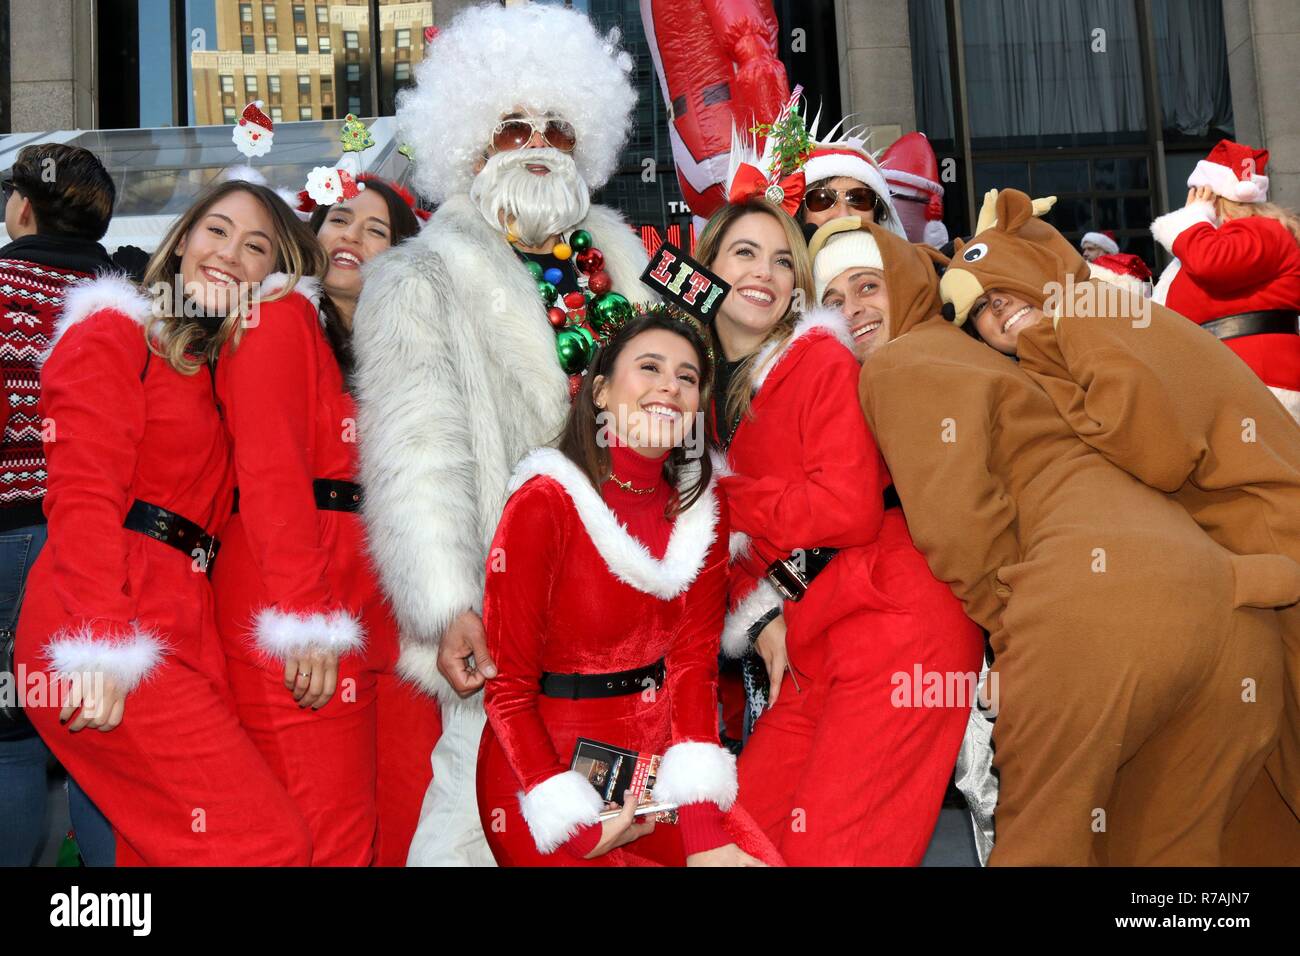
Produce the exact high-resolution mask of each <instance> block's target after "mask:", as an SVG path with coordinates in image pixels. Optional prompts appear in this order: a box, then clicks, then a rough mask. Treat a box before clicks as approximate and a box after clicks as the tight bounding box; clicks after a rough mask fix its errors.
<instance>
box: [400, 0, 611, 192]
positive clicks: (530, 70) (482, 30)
mask: <svg viewBox="0 0 1300 956" xmlns="http://www.w3.org/2000/svg"><path fill="white" fill-rule="evenodd" d="M618 39H619V37H618V31H617V30H612V31H611V32H610V33H609V35H608V36H604V37H602V36H601V35H600V34H599V33H598V32H597V30H596V27H595V26H594V25H593V24H592V22H591V21H590V20H589V19H588V18H587V17H585V16H583V15H582V14H581V13H578V12H576V11H574V10H568V9H565V8H562V7H550V6H514V7H500V6H497V5H485V6H476V7H470V8H469V9H467V10H465V11H463V12H462V13H460V14H459V15H458V16H457V17H456V18H455V19H454V20H453V21H452V23H451V26H449V27H448V28H447V29H445V30H443V31H442V32H441V33H439V34H438V35H437V37H435V38H434V40H433V43H432V44H431V45H430V46H429V48H428V52H427V53H426V54H425V58H424V62H423V63H421V64H420V65H419V66H418V67H417V68H416V70H415V85H414V86H413V87H410V88H409V89H406V90H403V91H402V92H401V93H399V94H398V98H397V123H398V130H399V136H400V137H401V139H402V140H403V141H404V142H406V143H407V144H409V145H410V146H411V147H412V149H413V150H414V153H415V170H414V173H413V175H412V177H411V183H412V185H413V186H414V187H415V189H416V191H417V192H419V193H421V194H422V195H424V196H427V197H428V198H429V199H431V200H432V201H433V202H435V203H441V202H443V201H445V200H446V199H447V197H449V196H455V195H458V194H461V193H465V192H468V191H469V186H470V182H471V180H472V179H473V178H474V172H475V169H474V166H475V163H476V162H477V161H478V160H480V159H482V158H483V154H484V149H485V147H486V146H487V144H488V143H489V142H490V141H491V139H492V132H493V130H494V129H495V128H496V126H497V125H498V123H500V121H501V117H502V115H503V114H505V113H508V112H510V111H511V110H513V109H514V108H516V107H525V108H526V110H527V111H528V112H533V113H537V114H543V113H551V114H554V115H557V116H560V117H563V118H564V119H565V120H567V121H568V122H569V123H570V124H572V126H573V128H574V131H575V132H576V134H577V143H576V145H575V146H574V148H573V161H574V163H576V164H577V167H578V172H579V174H580V175H581V176H582V178H583V180H584V181H585V182H586V183H587V185H588V186H589V187H590V188H591V189H593V190H594V189H599V188H600V187H601V186H603V185H605V183H606V182H607V181H608V180H609V177H610V176H611V175H612V174H613V172H614V169H615V168H616V167H617V165H618V156H619V151H620V150H621V149H622V148H623V144H624V142H625V141H626V139H627V134H628V128H629V124H630V123H631V118H632V109H633V107H635V106H636V91H635V90H634V89H633V88H632V84H631V81H630V80H629V74H630V73H631V70H632V65H633V64H632V58H631V57H630V56H628V54H627V53H625V52H622V51H621V50H619V49H618Z"/></svg>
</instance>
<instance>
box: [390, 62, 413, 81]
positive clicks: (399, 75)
mask: <svg viewBox="0 0 1300 956" xmlns="http://www.w3.org/2000/svg"><path fill="white" fill-rule="evenodd" d="M393 79H394V80H395V81H396V82H398V83H407V82H409V81H410V79H411V64H409V63H394V64H393Z"/></svg>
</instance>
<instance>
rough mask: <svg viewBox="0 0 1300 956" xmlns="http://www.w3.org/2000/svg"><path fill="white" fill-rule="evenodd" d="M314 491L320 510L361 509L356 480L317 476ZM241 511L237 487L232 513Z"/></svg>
mask: <svg viewBox="0 0 1300 956" xmlns="http://www.w3.org/2000/svg"><path fill="white" fill-rule="evenodd" d="M311 490H312V493H313V494H314V495H315V496H316V508H317V510H319V511H360V510H361V486H360V485H359V484H357V483H356V482H355V481H343V480H342V479H339V478H317V479H315V480H314V481H313V482H312V483H311ZM237 511H239V489H238V488H236V489H235V501H234V504H233V505H231V508H230V513H231V514H235V513H236V512H237Z"/></svg>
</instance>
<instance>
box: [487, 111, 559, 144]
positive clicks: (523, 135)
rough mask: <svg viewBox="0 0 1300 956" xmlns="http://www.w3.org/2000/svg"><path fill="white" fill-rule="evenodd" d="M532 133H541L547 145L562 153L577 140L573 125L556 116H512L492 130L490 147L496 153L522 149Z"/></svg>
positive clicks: (531, 136)
mask: <svg viewBox="0 0 1300 956" xmlns="http://www.w3.org/2000/svg"><path fill="white" fill-rule="evenodd" d="M534 133H541V134H542V139H543V140H545V141H546V145H547V146H549V147H551V148H552V149H558V150H559V151H560V152H562V153H567V152H569V151H570V150H572V149H573V144H574V143H575V142H576V141H577V134H576V133H574V131H573V125H572V124H571V123H569V122H568V121H567V120H562V119H560V118H559V117H558V116H512V117H510V118H509V119H504V120H502V121H501V122H500V123H498V124H497V126H496V129H494V130H492V147H493V149H495V150H496V151H497V152H498V153H504V152H507V151H508V150H512V149H523V148H524V147H525V146H527V145H528V143H529V141H530V140H532V138H533V134H534Z"/></svg>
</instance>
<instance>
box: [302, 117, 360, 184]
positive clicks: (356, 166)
mask: <svg viewBox="0 0 1300 956" xmlns="http://www.w3.org/2000/svg"><path fill="white" fill-rule="evenodd" d="M339 139H340V140H341V141H342V143H343V157H342V159H340V160H339V163H338V165H337V166H317V167H316V168H315V169H313V170H312V171H311V172H310V173H308V174H307V189H306V190H305V192H306V193H307V196H308V197H309V198H310V199H311V200H312V201H313V202H314V203H315V204H316V205H319V206H332V205H334V204H335V203H337V202H346V201H347V200H349V199H355V198H356V197H357V196H358V195H359V194H360V193H361V191H362V190H363V189H365V188H366V184H365V183H362V182H358V181H357V178H358V177H359V176H360V175H361V168H362V166H361V154H362V153H363V152H365V151H366V150H367V149H369V148H370V147H371V146H374V145H375V140H374V137H373V136H371V135H370V130H368V129H366V124H365V123H363V122H361V120H359V119H357V118H356V117H355V116H353V115H352V114H351V113H349V114H348V115H347V116H345V117H344V118H343V128H342V130H341V131H340V133H339ZM304 205H305V203H304Z"/></svg>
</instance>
